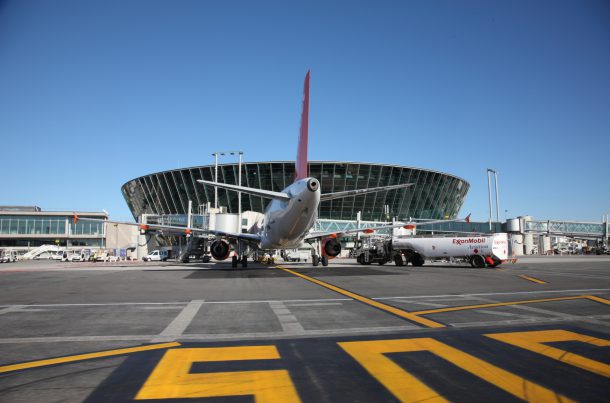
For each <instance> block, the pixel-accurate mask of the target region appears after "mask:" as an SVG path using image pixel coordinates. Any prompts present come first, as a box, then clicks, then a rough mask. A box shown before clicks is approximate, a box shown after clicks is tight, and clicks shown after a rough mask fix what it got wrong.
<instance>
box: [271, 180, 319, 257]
mask: <svg viewBox="0 0 610 403" xmlns="http://www.w3.org/2000/svg"><path fill="white" fill-rule="evenodd" d="M282 192H283V193H286V194H288V195H289V196H290V200H288V201H284V200H277V199H273V200H271V202H270V203H269V205H268V206H267V208H266V209H265V217H264V219H263V222H262V228H260V235H261V241H260V248H261V249H293V248H298V247H299V245H301V243H302V242H303V239H304V238H305V236H307V233H308V232H309V230H310V229H311V227H312V226H313V225H314V222H315V221H316V218H317V217H318V205H319V204H320V182H318V180H317V179H315V178H303V179H299V180H297V181H295V182H294V183H292V184H291V185H290V186H288V187H287V188H286V189H284V190H283V191H282Z"/></svg>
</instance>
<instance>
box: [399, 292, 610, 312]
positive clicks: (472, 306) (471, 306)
mask: <svg viewBox="0 0 610 403" xmlns="http://www.w3.org/2000/svg"><path fill="white" fill-rule="evenodd" d="M574 299H590V296H588V295H578V296H575V297H557V298H544V299H530V300H523V301H511V302H496V303H492V304H480V305H464V306H454V307H449V308H438V309H428V310H425V311H416V312H411V314H412V315H429V314H432V313H441V312H453V311H463V310H466V309H481V308H493V307H496V306H509V305H522V304H534V303H537V302H552V301H569V300H574ZM608 302H609V303H610V301H608Z"/></svg>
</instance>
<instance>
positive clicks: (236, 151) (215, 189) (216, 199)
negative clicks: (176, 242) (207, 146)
mask: <svg viewBox="0 0 610 403" xmlns="http://www.w3.org/2000/svg"><path fill="white" fill-rule="evenodd" d="M219 155H222V156H224V155H237V156H238V158H239V160H238V161H239V162H238V165H237V170H238V172H237V185H238V186H241V166H242V162H243V156H244V152H243V151H241V150H234V151H216V152H214V153H213V154H212V156H214V182H218V156H219ZM214 207H215V208H218V187H217V186H214ZM237 214H238V219H239V232H241V192H237Z"/></svg>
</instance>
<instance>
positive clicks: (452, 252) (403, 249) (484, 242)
mask: <svg viewBox="0 0 610 403" xmlns="http://www.w3.org/2000/svg"><path fill="white" fill-rule="evenodd" d="M391 249H392V251H393V252H394V253H395V254H396V253H399V255H398V256H400V255H403V256H404V257H405V260H406V263H411V264H412V265H413V266H422V265H423V264H424V263H425V261H426V259H428V260H434V259H442V258H462V259H466V260H467V261H468V262H470V265H471V266H472V267H478V268H483V267H486V266H490V267H496V266H498V265H500V264H501V263H502V262H504V261H506V260H507V258H508V237H507V234H506V233H498V234H490V235H473V236H467V237H466V236H460V237H435V238H408V237H404V238H393V239H392V247H391ZM397 264H398V263H397Z"/></svg>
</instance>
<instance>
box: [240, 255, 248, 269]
mask: <svg viewBox="0 0 610 403" xmlns="http://www.w3.org/2000/svg"><path fill="white" fill-rule="evenodd" d="M241 267H248V257H247V256H246V255H243V256H242V257H241Z"/></svg>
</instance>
